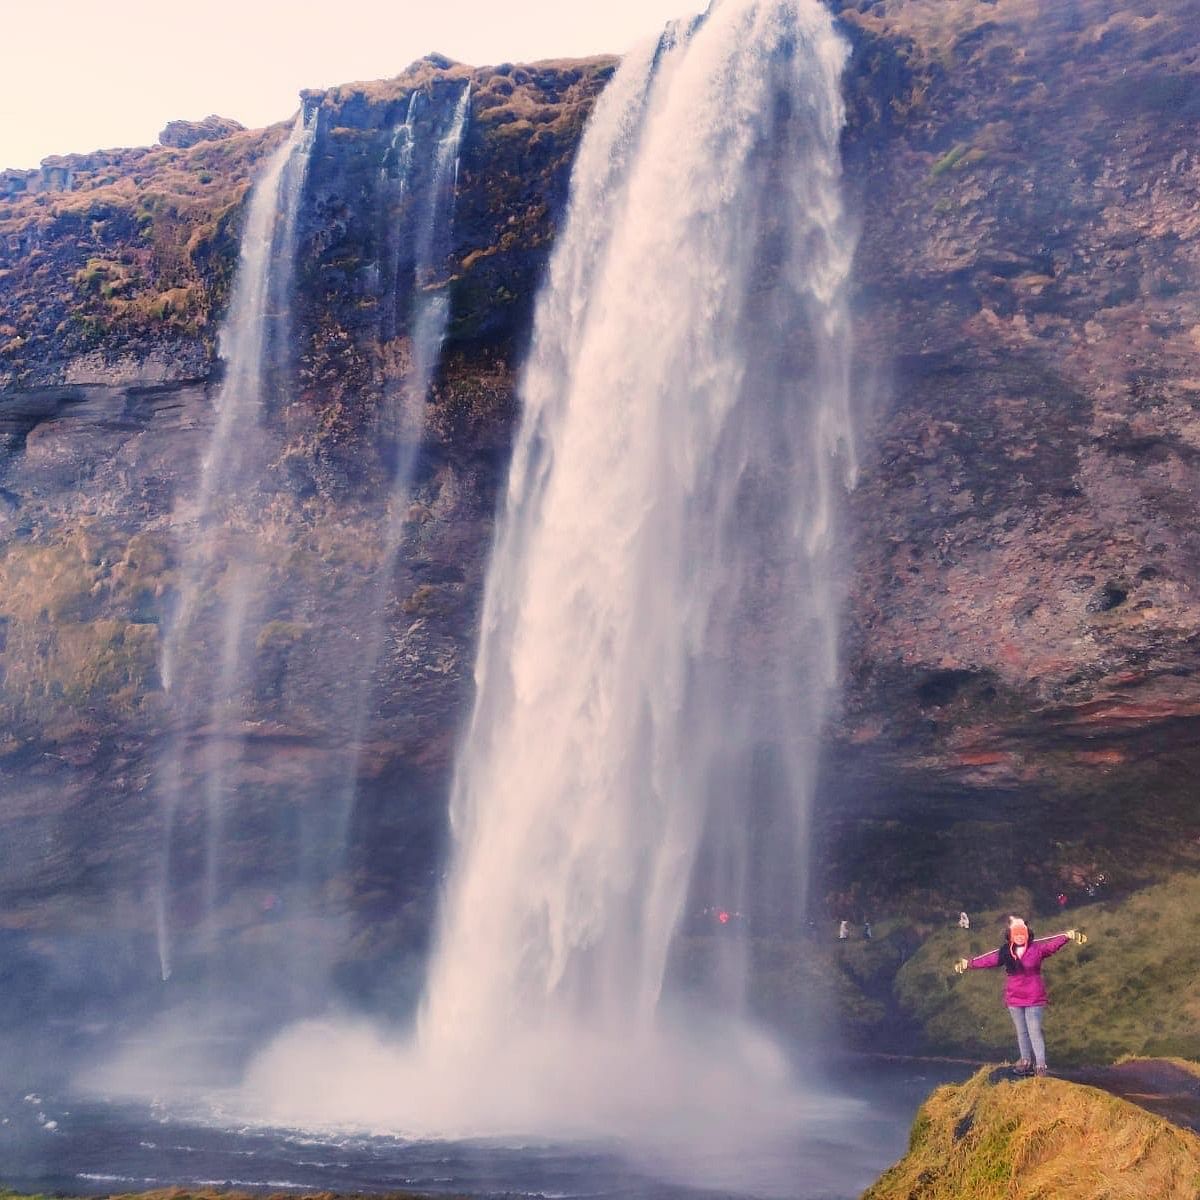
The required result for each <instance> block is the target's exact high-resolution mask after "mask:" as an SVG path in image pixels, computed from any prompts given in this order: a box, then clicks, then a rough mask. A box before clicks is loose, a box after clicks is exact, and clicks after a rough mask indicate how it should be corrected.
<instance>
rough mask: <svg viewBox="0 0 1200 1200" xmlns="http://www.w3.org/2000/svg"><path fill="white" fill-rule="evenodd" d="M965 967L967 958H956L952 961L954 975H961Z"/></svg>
mask: <svg viewBox="0 0 1200 1200" xmlns="http://www.w3.org/2000/svg"><path fill="white" fill-rule="evenodd" d="M966 969H967V960H966V959H965V958H960V959H957V960H956V961H955V963H954V973H955V975H961V974H962V973H963V972H964V971H965V970H966Z"/></svg>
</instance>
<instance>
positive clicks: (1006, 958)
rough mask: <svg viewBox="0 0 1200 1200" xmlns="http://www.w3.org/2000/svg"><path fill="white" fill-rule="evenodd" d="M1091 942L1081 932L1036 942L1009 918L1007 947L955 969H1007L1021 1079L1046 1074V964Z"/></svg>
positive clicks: (1008, 1002) (1006, 1000) (1026, 929)
mask: <svg viewBox="0 0 1200 1200" xmlns="http://www.w3.org/2000/svg"><path fill="white" fill-rule="evenodd" d="M1086 941H1087V935H1086V934H1084V933H1081V932H1080V931H1079V930H1077V929H1068V930H1067V932H1066V933H1056V934H1055V935H1054V936H1053V937H1047V938H1037V939H1035V938H1034V936H1033V933H1032V932H1031V931H1030V929H1029V926H1028V925H1026V924H1025V922H1024V921H1023V920H1022V919H1021V918H1020V917H1009V918H1008V930H1007V933H1006V935H1005V939H1004V945H1003V946H1001V947H1000V948H999V949H998V950H990V951H989V952H988V953H987V954H980V955H979V956H978V957H977V958H960V959H959V960H958V962H956V963H955V964H954V969H955V971H957V972H958V973H959V974H960V975H961V974H962V973H963V972H964V971H985V970H987V969H988V968H990V967H1003V968H1004V970H1005V973H1006V976H1007V978H1006V979H1005V980H1004V1003H1005V1004H1006V1005H1007V1006H1008V1011H1009V1015H1010V1016H1011V1017H1012V1020H1013V1025H1015V1026H1016V1030H1017V1045H1018V1046H1019V1047H1020V1051H1021V1061H1020V1062H1018V1063H1017V1065H1016V1068H1015V1069H1016V1072H1017V1074H1018V1075H1028V1074H1030V1073H1031V1071H1032V1072H1034V1073H1036V1074H1038V1075H1045V1074H1046V1042H1045V1039H1044V1038H1043V1037H1042V1014H1043V1012H1044V1011H1045V1008H1046V1005H1047V1003H1048V1002H1049V997H1047V995H1046V985H1045V984H1044V983H1043V982H1042V963H1043V961H1045V960H1046V959H1047V958H1049V957H1050V955H1052V954H1057V953H1058V952H1059V951H1060V950H1061V949H1062V948H1063V947H1064V946H1065V945H1066V944H1067V943H1068V942H1079V943H1080V944H1082V943H1083V942H1086Z"/></svg>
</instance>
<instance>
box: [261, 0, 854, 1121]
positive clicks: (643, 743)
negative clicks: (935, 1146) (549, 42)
mask: <svg viewBox="0 0 1200 1200" xmlns="http://www.w3.org/2000/svg"><path fill="white" fill-rule="evenodd" d="M845 54H846V50H845V46H844V44H843V42H842V41H841V40H840V38H839V37H838V36H837V35H836V33H835V31H834V29H833V26H832V21H831V18H830V16H829V14H828V13H826V12H825V11H824V10H823V9H822V8H821V7H820V6H819V4H818V3H816V0H717V2H716V3H715V4H714V5H713V7H712V8H711V9H710V10H709V12H708V13H707V14H706V15H705V17H704V18H703V19H701V20H697V21H695V22H693V23H692V24H691V25H689V26H683V25H680V26H676V27H673V28H672V29H671V30H669V31H668V33H667V34H666V35H665V36H664V37H663V38H662V39H661V40H660V41H659V43H658V44H657V45H650V46H647V47H645V48H644V49H642V50H641V51H639V52H635V53H633V54H631V55H630V56H628V57H627V58H626V60H625V61H624V62H623V64H622V66H621V68H620V69H619V71H618V72H617V74H616V76H615V78H614V80H613V81H612V83H611V84H610V85H609V87H608V88H607V90H606V91H605V93H604V95H603V96H602V97H601V99H600V101H599V103H598V104H597V107H596V110H595V112H594V114H593V117H592V120H591V123H590V125H589V128H588V131H587V133H586V135H585V138H584V141H583V145H582V147H581V149H580V153H579V157H578V160H577V162H576V166H575V169H574V174H573V177H572V184H571V200H570V208H569V216H568V221H567V224H566V228H565V230H564V232H563V234H562V236H561V239H560V241H559V244H558V246H557V247H556V249H555V253H554V258H553V261H552V265H551V270H550V276H549V280H548V282H547V284H546V286H545V289H544V291H543V295H542V297H541V299H540V302H539V306H538V312H537V316H536V324H535V331H534V339H533V346H532V351H531V358H530V362H529V366H528V369H527V373H526V377H525V380H524V387H523V398H524V415H523V421H522V427H521V430H520V434H519V437H518V441H517V445H516V448H515V453H514V457H513V463H512V468H511V475H510V482H509V489H508V496H507V501H506V506H505V511H504V513H503V518H502V523H501V526H500V532H499V534H498V537H497V542H496V546H495V549H494V557H493V562H492V566H491V570H490V574H489V578H488V584H487V593H486V597H485V605H484V615H483V628H482V634H481V643H480V648H479V656H478V662H477V668H476V685H477V695H476V703H475V710H474V713H473V715H472V718H471V721H470V724H469V727H468V729H467V732H466V734H465V736H464V739H463V744H462V750H461V754H460V759H459V763H458V768H457V775H456V781H455V785H454V794H453V799H452V807H451V817H452V826H453V832H454V839H455V849H454V857H453V861H452V866H451V875H450V879H449V881H448V884H447V888H446V895H445V897H444V903H443V912H442V917H441V924H440V936H439V939H438V943H437V949H436V952H435V955H434V957H433V960H432V962H431V964H430V968H429V978H428V985H427V993H426V997H425V1001H424V1005H423V1009H422V1012H421V1015H420V1020H419V1025H418V1030H417V1037H416V1040H415V1042H414V1043H413V1044H412V1045H410V1046H408V1047H405V1048H397V1049H394V1050H392V1051H390V1052H389V1051H388V1050H387V1048H386V1047H384V1046H381V1045H380V1044H379V1043H378V1041H377V1040H375V1039H374V1038H373V1037H372V1036H371V1035H370V1034H368V1033H364V1032H361V1031H359V1032H357V1033H353V1034H347V1035H346V1036H345V1037H342V1038H339V1037H337V1036H336V1031H334V1030H331V1029H329V1028H324V1029H321V1030H319V1031H316V1033H315V1035H314V1031H313V1030H312V1029H311V1028H308V1029H304V1028H301V1029H299V1030H297V1031H296V1032H295V1033H293V1034H290V1035H286V1036H285V1037H284V1038H283V1039H281V1040H280V1041H279V1042H278V1043H277V1044H276V1045H275V1046H274V1047H273V1048H272V1049H271V1050H270V1051H268V1052H267V1053H266V1054H265V1055H264V1056H263V1057H262V1058H261V1059H260V1060H259V1062H258V1063H257V1064H256V1066H255V1068H254V1070H253V1071H252V1072H251V1075H250V1079H249V1087H250V1090H251V1093H252V1094H253V1095H255V1096H256V1098H257V1099H256V1101H255V1102H256V1103H257V1104H261V1105H264V1106H265V1108H266V1111H269V1112H271V1113H272V1114H273V1115H275V1116H278V1117H280V1118H282V1119H288V1120H300V1121H322V1120H329V1119H336V1120H351V1121H364V1122H367V1123H369V1124H371V1125H372V1126H375V1127H378V1126H379V1125H380V1124H381V1123H392V1124H393V1125H394V1126H396V1127H399V1128H401V1129H403V1130H405V1131H406V1132H409V1131H421V1132H426V1133H430V1132H433V1133H440V1134H443V1135H453V1134H467V1133H471V1134H482V1133H498V1132H505V1131H538V1132H543V1133H550V1132H562V1131H571V1132H579V1131H592V1132H594V1131H598V1130H599V1131H605V1132H618V1133H624V1134H628V1135H630V1136H635V1137H645V1136H655V1134H656V1133H658V1134H661V1133H663V1132H664V1130H666V1135H669V1133H670V1130H671V1129H674V1130H675V1131H676V1132H684V1131H686V1132H688V1133H690V1135H691V1136H692V1137H695V1136H696V1135H697V1133H698V1131H700V1130H703V1131H704V1136H709V1135H710V1134H711V1133H712V1127H711V1125H712V1123H711V1122H710V1121H708V1120H707V1119H706V1118H707V1117H708V1116H711V1115H713V1114H715V1113H721V1114H722V1116H721V1121H720V1128H721V1129H722V1130H724V1131H727V1129H728V1126H729V1125H730V1124H738V1125H739V1126H740V1127H742V1128H750V1127H756V1128H759V1129H761V1128H762V1127H763V1126H764V1125H766V1124H769V1123H771V1122H772V1121H775V1120H778V1119H781V1116H782V1114H783V1113H784V1111H785V1110H787V1112H788V1113H790V1114H791V1117H794V1116H795V1112H794V1106H792V1105H791V1102H790V1101H789V1099H788V1097H790V1096H792V1095H793V1093H792V1092H791V1090H790V1089H791V1085H790V1083H789V1082H788V1079H789V1073H788V1071H787V1070H786V1068H785V1066H784V1064H783V1061H782V1059H781V1057H780V1056H779V1055H778V1054H777V1053H776V1051H775V1050H774V1048H773V1047H772V1046H771V1045H770V1044H769V1043H768V1042H767V1041H766V1040H765V1039H762V1038H760V1037H758V1036H757V1035H755V1034H753V1033H752V1032H751V1030H750V1027H749V1026H748V1025H747V1024H746V1023H745V1022H744V1021H743V1020H742V1019H741V1016H740V1013H741V1007H742V992H743V988H744V980H745V971H746V964H745V962H744V960H743V956H742V954H741V952H740V950H741V945H742V943H740V942H739V941H738V939H737V938H729V939H726V940H725V941H724V942H723V943H722V949H723V950H725V951H728V953H719V954H717V955H715V956H713V960H712V966H711V969H710V970H709V971H708V972H707V980H706V985H705V986H704V987H703V988H702V989H700V991H699V993H698V994H696V995H692V996H690V997H687V998H682V997H681V996H680V994H679V993H680V991H681V990H682V989H681V986H679V985H677V986H676V987H675V988H674V989H672V988H671V986H670V978H669V976H670V972H669V964H670V961H671V956H672V948H673V946H675V945H676V944H677V935H678V934H679V933H680V931H681V929H682V928H683V927H684V926H685V925H686V923H687V922H688V920H689V917H690V914H691V913H692V912H693V910H696V909H700V908H704V907H707V906H709V905H711V904H714V903H715V904H719V905H721V906H724V907H725V908H727V909H731V910H735V911H738V912H741V913H743V914H747V915H748V917H749V919H750V921H751V922H752V923H753V926H754V927H758V928H765V929H769V928H776V929H778V928H788V927H789V925H793V926H794V922H795V921H796V920H798V918H799V915H800V908H799V897H800V896H801V895H802V890H803V883H804V881H803V866H804V862H803V859H804V855H803V847H804V839H805V829H804V825H805V819H806V816H805V815H806V811H807V803H808V796H809V791H810V789H811V786H812V779H813V773H814V762H815V754H816V750H815V742H816V739H817V736H818V734H819V731H820V727H821V723H822V719H823V716H824V713H825V711H826V706H827V702H828V699H829V695H830V692H831V689H832V687H833V684H834V679H835V673H836V672H835V668H836V635H837V586H836V582H835V581H836V578H837V562H836V557H837V556H836V551H837V537H836V533H837V523H836V512H837V507H838V495H839V493H840V492H841V491H842V490H843V489H844V488H845V487H846V486H847V485H848V484H849V483H850V482H851V478H852V475H853V470H854V466H853V436H852V433H853V431H852V426H851V415H850V404H849V386H848V366H847V364H848V319H847V313H846V307H845V286H846V280H847V276H848V272H849V267H850V263H851V258H852V253H853V244H852V239H851V237H850V236H849V234H848V232H847V230H846V227H845V222H844V220H843V213H842V206H841V200H840V194H839V178H840V160H839V151H838V143H839V136H840V131H841V127H842V123H843V106H842V101H841V97H840V90H839V77H840V71H841V68H842V65H843V62H844V59H845ZM714 940H715V939H714ZM314 1077H315V1078H321V1079H322V1088H321V1097H320V1098H319V1099H318V1100H314V1101H311V1102H310V1101H305V1100H303V1099H300V1098H299V1097H300V1094H301V1092H302V1091H304V1090H305V1089H303V1088H302V1086H301V1084H302V1081H303V1080H305V1079H311V1078H314ZM791 1117H788V1118H784V1119H791ZM668 1127H669V1128H668ZM652 1130H653V1131H654V1132H651V1131H652Z"/></svg>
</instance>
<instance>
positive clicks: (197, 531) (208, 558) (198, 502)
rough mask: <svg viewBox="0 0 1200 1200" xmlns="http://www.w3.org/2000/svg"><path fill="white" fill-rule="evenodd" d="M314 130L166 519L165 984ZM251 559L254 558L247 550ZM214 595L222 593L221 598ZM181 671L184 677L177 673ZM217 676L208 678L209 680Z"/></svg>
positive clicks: (231, 624)
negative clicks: (242, 509) (190, 813)
mask: <svg viewBox="0 0 1200 1200" xmlns="http://www.w3.org/2000/svg"><path fill="white" fill-rule="evenodd" d="M314 135H315V127H314V125H313V124H312V123H310V124H306V123H305V120H304V114H303V113H301V114H300V115H298V116H297V118H296V123H295V125H294V126H293V128H292V132H291V135H290V136H289V138H288V139H287V141H286V142H284V144H283V145H282V146H280V147H279V149H278V150H277V151H276V152H275V153H274V154H273V155H272V156H271V158H270V160H269V161H268V163H267V166H266V170H265V171H264V173H263V176H262V178H261V179H259V180H258V182H257V183H256V184H255V185H254V188H253V190H252V192H251V194H250V199H249V204H248V207H247V212H246V224H245V228H244V231H243V233H242V242H241V248H240V251H239V256H238V267H237V274H236V276H235V279H234V286H233V294H232V296H231V298H230V304H229V312H228V315H227V316H226V319H225V323H224V325H223V326H222V329H221V337H220V344H221V357H222V360H223V361H224V363H225V376H224V378H223V380H222V382H221V386H220V390H219V392H218V394H217V400H216V422H215V424H214V426H213V429H212V432H211V434H210V436H209V441H208V445H207V447H206V448H205V452H204V457H203V459H202V462H201V471H200V481H199V485H198V487H197V490H196V494H195V496H194V497H192V498H191V500H190V501H189V502H188V503H186V504H185V505H181V506H180V507H179V508H178V509H177V511H176V514H175V524H176V526H177V527H179V528H180V529H181V532H182V536H183V538H184V539H185V541H184V547H183V551H182V565H181V570H180V587H179V596H178V601H177V604H176V610H175V613H174V615H173V617H172V619H171V622H170V625H169V627H168V629H167V632H166V635H165V637H164V640H163V647H162V655H161V661H160V674H161V677H162V681H163V687H164V689H165V690H166V692H167V693H168V695H169V696H170V698H171V707H172V719H173V721H174V723H175V730H176V732H175V735H174V736H173V738H172V739H171V744H170V746H169V748H168V753H167V756H166V758H167V760H166V762H165V763H164V764H163V766H162V769H161V770H160V773H159V791H160V795H161V803H162V813H163V816H162V825H163V842H162V846H161V850H160V861H159V872H158V880H157V886H156V889H155V910H156V911H155V917H156V928H157V935H158V956H159V965H160V972H161V976H162V979H163V980H164V981H165V980H167V979H169V978H170V976H171V973H172V936H171V922H170V895H171V876H172V869H171V855H172V841H173V835H174V832H175V824H176V816H177V811H178V807H179V803H180V800H181V794H182V789H183V774H184V769H183V764H182V757H183V754H184V746H183V741H184V738H185V736H186V735H187V732H188V730H189V728H190V727H191V726H192V725H194V724H196V723H197V722H199V721H202V720H204V719H207V720H208V723H209V727H210V728H209V736H210V738H211V739H212V742H211V744H210V747H209V750H208V753H207V755H206V762H205V767H204V781H203V785H202V791H203V796H204V805H205V822H206V839H205V847H206V848H205V865H204V903H205V907H206V926H207V927H208V932H209V933H210V934H211V932H212V928H213V915H212V911H213V908H214V906H215V904H216V900H217V893H218V888H219V882H220V880H219V856H220V842H221V830H222V824H223V808H224V803H225V796H224V792H225V788H226V778H227V771H228V769H229V766H230V765H231V762H232V760H234V759H235V758H236V753H237V751H236V745H235V743H236V741H237V738H236V735H232V734H230V733H229V730H230V729H231V727H232V724H233V723H234V722H235V718H236V715H237V714H236V706H237V698H238V693H239V689H240V687H241V685H242V682H243V680H242V678H241V673H240V671H239V664H242V663H245V662H246V661H247V658H248V655H247V653H246V647H245V645H244V644H243V643H244V640H245V635H246V631H247V629H248V627H249V615H250V610H251V607H252V605H251V598H250V593H251V589H252V586H253V578H252V577H253V575H254V569H253V562H252V561H242V562H240V563H238V562H234V563H233V564H232V566H231V569H230V571H229V572H228V575H227V578H226V579H225V580H224V583H223V585H218V583H217V581H216V579H215V578H214V575H215V573H216V572H218V569H219V568H221V567H223V566H224V565H226V564H225V552H227V551H229V550H230V546H231V544H232V545H236V544H237V543H238V542H239V541H240V542H241V543H242V545H243V546H244V547H249V546H251V544H252V541H253V539H252V537H246V536H242V537H241V538H240V539H239V538H238V536H237V533H236V527H237V525H238V523H239V522H238V521H237V520H236V519H235V518H233V517H232V516H231V515H230V514H229V513H228V512H227V511H226V506H227V505H228V504H229V502H230V501H236V500H238V499H240V498H242V497H243V496H244V494H245V492H246V490H247V489H248V488H250V487H251V486H252V484H253V483H254V481H255V480H256V479H257V477H258V473H259V471H260V470H261V463H259V462H258V460H257V458H256V452H261V450H262V448H263V447H262V440H261V438H260V436H259V431H260V422H261V417H262V411H263V406H264V402H265V398H266V390H267V380H268V375H269V371H270V366H271V361H272V356H273V355H274V356H276V357H278V356H281V355H286V353H287V347H288V346H289V344H290V340H291V339H290V322H289V321H288V312H289V305H290V292H291V284H292V276H293V271H294V260H295V245H296V219H297V214H298V213H299V205H300V195H301V192H302V190H303V187H304V177H305V174H306V172H307V168H308V158H309V152H310V151H311V149H312V143H313V138H314ZM248 553H250V554H251V555H252V551H248ZM222 586H223V590H221V587H222ZM213 600H215V602H216V604H217V605H218V606H219V612H218V613H217V614H216V619H215V621H214V622H212V625H213V628H215V629H216V631H217V639H216V644H207V643H206V642H205V641H204V639H201V638H199V637H198V634H197V616H198V615H199V610H200V608H201V607H202V605H204V604H206V603H208V602H210V601H213ZM185 665H186V668H187V671H186V674H185V672H184V670H183V668H184V666H185ZM214 668H215V670H214Z"/></svg>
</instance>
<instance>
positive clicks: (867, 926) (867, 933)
mask: <svg viewBox="0 0 1200 1200" xmlns="http://www.w3.org/2000/svg"><path fill="white" fill-rule="evenodd" d="M863 937H865V938H866V939H867V941H868V942H869V941H870V940H871V922H870V921H864V922H863Z"/></svg>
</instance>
